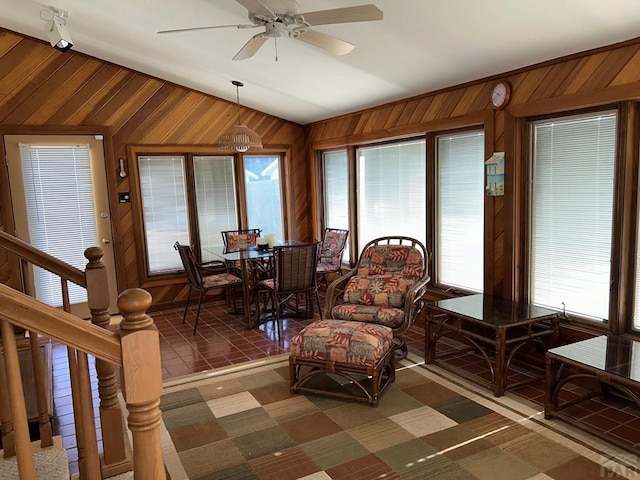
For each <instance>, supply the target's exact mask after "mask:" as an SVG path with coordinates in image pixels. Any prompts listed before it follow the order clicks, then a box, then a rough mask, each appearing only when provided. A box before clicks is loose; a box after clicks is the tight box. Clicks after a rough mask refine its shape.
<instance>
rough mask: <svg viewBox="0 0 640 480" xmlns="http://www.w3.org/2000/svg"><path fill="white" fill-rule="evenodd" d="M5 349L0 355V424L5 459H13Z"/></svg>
mask: <svg viewBox="0 0 640 480" xmlns="http://www.w3.org/2000/svg"><path fill="white" fill-rule="evenodd" d="M4 355H5V354H4V348H3V351H2V353H0V423H1V425H2V448H3V450H4V458H9V457H13V456H14V455H15V454H16V449H15V445H14V443H13V422H12V421H11V404H10V403H9V389H8V387H9V383H8V380H7V375H6V372H7V371H6V370H5V363H4Z"/></svg>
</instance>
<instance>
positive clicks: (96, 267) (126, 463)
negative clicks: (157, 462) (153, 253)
mask: <svg viewBox="0 0 640 480" xmlns="http://www.w3.org/2000/svg"><path fill="white" fill-rule="evenodd" d="M84 256H85V258H86V259H87V260H88V261H89V263H87V266H86V268H85V279H86V281H87V299H88V304H89V310H90V311H91V323H93V324H94V325H97V326H98V327H101V328H104V329H108V328H109V323H110V322H111V315H110V314H109V298H110V296H109V284H108V279H107V270H106V268H105V265H104V263H103V262H102V257H103V252H102V249H101V248H100V247H90V248H87V249H86V250H85V251H84ZM96 373H97V375H98V395H99V397H100V425H101V426H102V445H103V448H102V450H103V454H102V457H101V464H102V466H101V469H102V474H103V476H104V477H105V478H108V477H113V476H115V475H117V474H119V473H123V472H127V471H129V470H131V459H130V458H129V455H128V452H127V448H126V443H125V435H126V433H125V430H124V424H123V415H122V411H121V409H120V402H119V401H118V381H117V378H116V366H115V365H113V364H111V363H108V362H105V361H104V360H100V359H96Z"/></svg>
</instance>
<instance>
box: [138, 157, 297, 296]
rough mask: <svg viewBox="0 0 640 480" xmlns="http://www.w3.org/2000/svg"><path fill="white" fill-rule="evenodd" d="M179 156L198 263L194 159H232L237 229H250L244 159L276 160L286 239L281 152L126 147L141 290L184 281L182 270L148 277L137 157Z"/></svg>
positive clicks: (285, 177) (286, 195)
mask: <svg viewBox="0 0 640 480" xmlns="http://www.w3.org/2000/svg"><path fill="white" fill-rule="evenodd" d="M168 155H173V156H177V157H178V156H180V157H184V162H185V176H186V178H185V189H186V192H187V194H186V202H187V223H188V231H189V238H190V239H191V244H192V246H193V251H194V254H195V255H196V258H197V259H198V261H200V253H201V241H200V234H199V231H200V229H199V224H198V215H197V213H198V212H197V202H196V185H195V171H194V161H193V158H194V157H202V156H213V157H229V156H231V157H233V169H234V181H235V185H236V208H237V217H238V218H237V225H238V227H237V228H239V229H244V228H251V227H250V226H248V225H247V201H246V187H245V179H244V156H245V155H248V156H255V155H265V156H278V157H279V170H280V198H281V209H282V224H283V225H282V230H283V232H285V236H287V238H288V235H289V232H290V227H289V221H288V219H289V214H288V210H289V207H288V198H289V191H288V184H289V182H288V173H289V170H288V162H287V158H289V155H290V152H289V150H288V149H286V148H283V149H279V148H264V149H263V150H260V151H258V152H254V151H247V152H242V153H240V152H235V153H234V152H229V151H226V150H225V151H223V150H220V149H218V148H217V147H212V146H203V145H155V146H153V145H129V146H128V148H127V156H128V162H127V163H128V167H129V173H130V175H129V177H130V178H129V188H130V189H131V195H130V201H131V203H132V212H133V214H134V219H133V228H134V232H135V238H136V245H135V247H136V252H137V255H136V257H137V258H136V262H137V267H138V274H139V278H140V284H141V286H142V287H143V288H144V287H153V286H159V285H166V284H173V283H181V282H183V280H184V275H183V273H184V272H183V270H182V268H180V269H177V270H175V271H173V270H172V271H167V272H161V273H153V274H151V273H149V265H148V259H147V254H146V252H147V245H146V235H145V224H144V218H143V212H142V203H141V202H142V191H141V185H140V172H139V169H138V157H140V156H150V157H153V156H168Z"/></svg>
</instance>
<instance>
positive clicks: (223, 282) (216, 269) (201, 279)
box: [173, 242, 242, 335]
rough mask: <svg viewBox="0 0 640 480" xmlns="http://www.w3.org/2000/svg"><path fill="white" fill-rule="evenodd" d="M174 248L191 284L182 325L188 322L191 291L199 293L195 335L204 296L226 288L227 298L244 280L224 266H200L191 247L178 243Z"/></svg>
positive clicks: (194, 325) (194, 327)
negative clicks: (214, 290) (212, 291)
mask: <svg viewBox="0 0 640 480" xmlns="http://www.w3.org/2000/svg"><path fill="white" fill-rule="evenodd" d="M173 247H174V248H175V249H176V250H177V251H178V254H179V255H180V260H181V261H182V266H183V267H184V271H185V273H186V275H187V280H188V282H189V293H188V294H187V302H186V304H185V306H184V313H183V315H182V323H183V324H184V323H185V322H186V320H187V311H188V310H189V304H190V303H191V291H192V290H195V291H197V292H199V295H198V309H197V311H196V320H195V322H194V324H193V334H194V335H195V334H196V331H197V329H198V320H199V319H200V307H201V306H202V298H203V297H204V295H205V294H206V293H207V292H208V291H210V290H213V289H216V288H218V289H219V288H224V289H225V290H226V294H227V298H229V296H230V295H232V294H233V292H231V291H230V290H231V289H234V288H236V287H239V286H240V285H242V279H240V277H238V276H237V275H235V274H234V273H232V270H230V269H229V268H227V267H226V266H225V265H224V264H223V265H210V266H205V265H202V264H198V262H197V261H196V258H195V256H194V255H193V250H192V249H191V247H190V246H189V245H181V244H180V243H179V242H176V243H175V244H174V245H173Z"/></svg>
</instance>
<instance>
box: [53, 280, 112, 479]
mask: <svg viewBox="0 0 640 480" xmlns="http://www.w3.org/2000/svg"><path fill="white" fill-rule="evenodd" d="M60 281H61V282H62V308H63V310H64V311H65V312H69V313H71V303H70V302H69V286H68V283H67V280H66V279H64V278H61V279H60ZM67 355H68V357H69V373H70V378H71V399H72V401H73V419H74V423H75V427H76V443H77V446H78V471H79V473H80V478H81V479H83V480H84V479H89V480H93V479H96V480H101V479H102V474H101V472H100V460H99V457H98V439H97V436H96V429H95V418H94V417H93V401H92V398H91V381H90V378H89V362H88V359H87V355H86V354H85V353H83V352H78V351H77V350H75V349H73V348H67Z"/></svg>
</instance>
